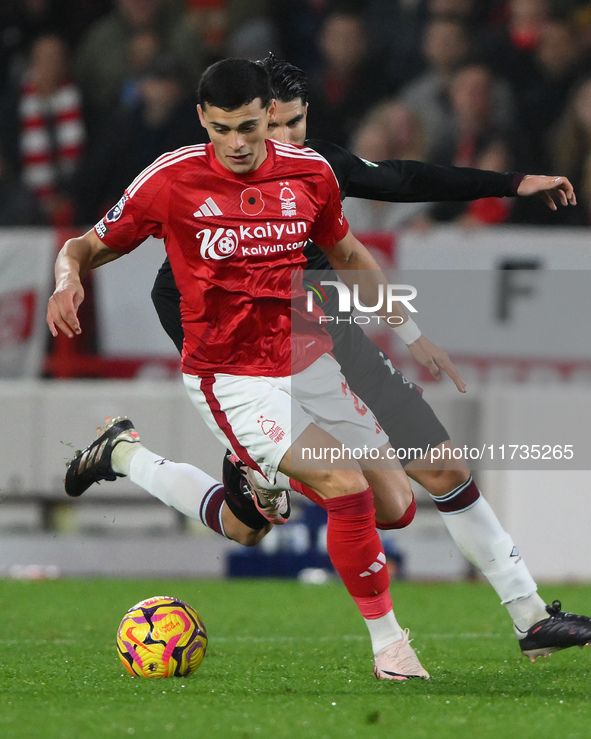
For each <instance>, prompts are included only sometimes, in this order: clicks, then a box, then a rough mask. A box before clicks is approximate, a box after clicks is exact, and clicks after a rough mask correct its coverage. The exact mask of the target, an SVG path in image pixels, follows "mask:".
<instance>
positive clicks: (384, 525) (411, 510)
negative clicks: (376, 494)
mask: <svg viewBox="0 0 591 739" xmlns="http://www.w3.org/2000/svg"><path fill="white" fill-rule="evenodd" d="M416 512H417V503H416V500H415V496H414V495H413V493H412V492H411V500H410V504H409V506H408V508H407V509H406V510H405V512H404V513H403V514H402V516H400V518H397V519H395V520H393V521H382V520H378V518H377V517H376V528H377V529H380V530H381V531H391V530H392V529H404V528H406V527H407V526H410V524H411V523H412V522H413V520H414V517H415V515H416Z"/></svg>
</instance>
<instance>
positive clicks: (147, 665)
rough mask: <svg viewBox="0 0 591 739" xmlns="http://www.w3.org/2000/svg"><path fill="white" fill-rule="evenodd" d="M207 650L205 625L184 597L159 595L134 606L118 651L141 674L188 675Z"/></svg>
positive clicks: (131, 669)
mask: <svg viewBox="0 0 591 739" xmlns="http://www.w3.org/2000/svg"><path fill="white" fill-rule="evenodd" d="M206 649H207V633H206V631H205V625H204V624H203V621H202V620H201V618H200V617H199V614H198V613H197V611H195V609H194V608H191V606H189V605H187V604H186V603H183V601H182V600H177V599H176V598H169V597H168V596H165V595H159V596H156V597H154V598H148V600H143V601H141V603H138V604H137V605H135V606H133V608H130V609H129V611H127V613H126V614H125V616H123V620H122V621H121V624H120V626H119V631H118V632H117V651H118V652H119V657H120V658H121V661H122V662H123V664H124V665H125V668H126V669H127V670H128V671H129V672H130V673H131V674H132V675H137V676H138V677H188V676H189V675H192V674H193V673H194V672H195V670H196V669H197V668H198V667H199V665H200V664H201V662H202V661H203V658H204V657H205V651H206Z"/></svg>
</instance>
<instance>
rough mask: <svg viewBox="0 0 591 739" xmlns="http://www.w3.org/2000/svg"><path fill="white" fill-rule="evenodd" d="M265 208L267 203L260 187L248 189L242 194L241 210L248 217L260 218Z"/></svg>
mask: <svg viewBox="0 0 591 739" xmlns="http://www.w3.org/2000/svg"><path fill="white" fill-rule="evenodd" d="M264 207H265V201H264V200H263V195H262V193H261V191H260V190H259V189H258V187H247V188H246V190H243V191H242V193H241V194H240V209H241V210H242V212H243V213H246V215H247V216H258V214H259V213H260V212H261V211H262V210H263V208H264Z"/></svg>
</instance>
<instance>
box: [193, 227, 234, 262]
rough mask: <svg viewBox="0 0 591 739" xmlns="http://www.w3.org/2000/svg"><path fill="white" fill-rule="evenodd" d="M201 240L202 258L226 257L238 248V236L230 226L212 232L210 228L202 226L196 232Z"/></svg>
mask: <svg viewBox="0 0 591 739" xmlns="http://www.w3.org/2000/svg"><path fill="white" fill-rule="evenodd" d="M196 238H197V240H198V241H199V240H200V241H201V249H200V251H201V256H202V257H203V259H227V258H228V257H231V256H232V254H234V253H235V252H236V249H238V236H237V235H236V231H233V230H232V229H231V228H218V229H216V232H215V233H213V232H212V230H211V229H210V228H204V229H203V230H202V231H199V232H198V233H197V234H196Z"/></svg>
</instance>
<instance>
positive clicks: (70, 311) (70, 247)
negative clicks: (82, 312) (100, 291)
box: [47, 230, 122, 339]
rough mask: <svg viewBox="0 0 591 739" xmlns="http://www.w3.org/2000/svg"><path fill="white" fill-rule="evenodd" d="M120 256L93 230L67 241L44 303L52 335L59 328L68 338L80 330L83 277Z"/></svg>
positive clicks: (54, 334)
mask: <svg viewBox="0 0 591 739" xmlns="http://www.w3.org/2000/svg"><path fill="white" fill-rule="evenodd" d="M120 256H122V254H121V253H120V252H117V251H114V250H113V249H109V247H108V246H105V245H104V244H103V242H102V241H101V240H100V239H99V237H98V236H97V235H96V233H95V232H94V230H90V231H88V232H87V233H85V234H84V235H83V236H79V237H77V238H74V239H68V241H66V243H65V244H64V245H63V247H62V248H61V250H60V252H59V254H58V255H57V259H56V261H55V290H54V292H53V295H52V296H51V297H50V298H49V303H48V306H47V325H48V326H49V330H50V331H51V333H52V335H53V336H57V335H58V329H59V331H62V332H63V333H64V334H66V336H67V337H68V338H69V339H71V338H72V337H73V336H74V334H80V333H82V329H81V328H80V322H79V320H78V308H79V307H80V304H81V303H82V301H83V300H84V288H83V287H82V280H83V279H84V278H85V277H86V275H87V274H88V273H89V272H90V270H92V269H96V267H100V266H101V265H102V264H106V263H107V262H112V261H113V260H114V259H117V258H118V257H120Z"/></svg>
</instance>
